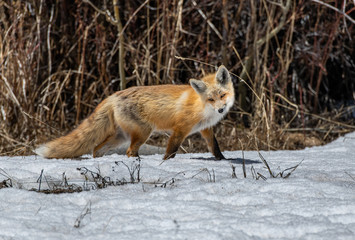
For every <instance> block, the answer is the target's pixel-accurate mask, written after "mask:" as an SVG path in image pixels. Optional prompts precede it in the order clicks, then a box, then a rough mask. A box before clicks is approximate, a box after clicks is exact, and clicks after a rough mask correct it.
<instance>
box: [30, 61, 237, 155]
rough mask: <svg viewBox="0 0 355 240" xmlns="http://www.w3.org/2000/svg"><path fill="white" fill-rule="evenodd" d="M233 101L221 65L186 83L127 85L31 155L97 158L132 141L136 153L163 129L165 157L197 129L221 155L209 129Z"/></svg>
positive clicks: (130, 152)
mask: <svg viewBox="0 0 355 240" xmlns="http://www.w3.org/2000/svg"><path fill="white" fill-rule="evenodd" d="M233 103H234V87H233V83H232V80H231V77H230V74H229V72H228V70H227V69H226V68H225V67H224V66H223V65H222V66H220V67H219V68H218V70H217V72H216V73H215V74H210V75H208V76H205V77H204V78H203V79H202V80H196V79H190V85H158V86H143V87H131V88H128V89H125V90H122V91H118V92H116V93H114V94H112V95H111V96H109V97H107V98H106V99H105V100H103V101H102V102H101V103H100V104H99V105H98V106H97V107H96V109H95V110H94V112H93V113H92V114H91V115H90V116H89V117H88V118H87V119H85V120H84V121H83V122H82V123H81V124H80V125H79V126H78V127H77V128H76V129H74V130H73V131H72V132H70V133H69V134H68V135H65V136H62V137H59V138H57V139H55V140H53V141H51V142H48V143H46V144H44V145H41V146H39V147H38V148H37V149H36V150H35V153H36V154H38V155H40V156H43V157H46V158H75V157H79V156H81V155H83V154H88V153H93V157H99V156H102V155H104V154H105V153H106V152H108V151H109V150H111V149H114V148H116V147H117V146H118V145H120V144H122V143H124V142H127V141H130V146H129V148H128V149H127V152H126V154H127V156H128V157H137V156H138V150H139V147H140V146H141V145H142V144H143V143H145V142H146V140H147V139H148V138H149V136H150V134H151V133H152V131H153V130H166V131H170V132H171V136H170V138H169V142H168V146H167V149H166V153H165V156H164V158H163V159H164V160H166V159H168V158H173V157H175V154H176V152H177V151H178V149H179V147H180V145H181V143H182V142H183V140H184V139H185V138H186V137H187V136H188V135H190V134H192V133H195V132H198V131H200V132H201V134H202V136H203V137H204V138H205V140H206V142H207V145H208V149H209V150H210V151H211V152H212V154H213V155H214V156H215V158H216V159H218V160H220V159H225V158H224V156H223V154H222V153H221V150H220V148H219V146H218V143H217V140H216V138H215V136H214V134H213V130H212V127H213V126H214V125H215V124H217V123H218V122H219V121H220V120H221V119H222V118H223V117H224V116H225V115H226V113H227V112H228V111H229V109H230V108H231V107H232V105H233Z"/></svg>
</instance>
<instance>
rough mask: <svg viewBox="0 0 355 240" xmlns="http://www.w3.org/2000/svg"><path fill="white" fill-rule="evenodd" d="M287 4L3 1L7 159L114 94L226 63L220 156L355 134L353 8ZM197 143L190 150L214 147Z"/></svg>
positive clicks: (1, 73)
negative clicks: (228, 102)
mask: <svg viewBox="0 0 355 240" xmlns="http://www.w3.org/2000/svg"><path fill="white" fill-rule="evenodd" d="M117 2H118V5H117V4H114V3H117ZM280 2H281V3H280ZM280 2H279V1H277V2H276V1H267V0H262V1H255V0H249V1H238V2H235V1H228V0H223V1H212V0H206V1H194V0H189V1H181V0H176V1H167V0H157V1H88V0H86V1H69V0H61V1H33V0H28V1H15V2H14V1H9V0H5V1H2V2H1V3H0V154H1V155H25V154H31V150H32V149H33V146H34V145H36V144H38V143H40V142H44V141H46V140H48V139H50V138H52V137H54V136H59V135H62V134H64V133H65V132H67V131H68V130H69V129H72V128H73V127H75V126H76V125H77V124H79V122H80V121H81V120H82V119H83V118H85V117H87V116H88V114H89V113H91V112H92V111H93V109H94V108H95V106H96V105H97V104H98V103H99V102H100V101H101V100H102V99H104V98H105V97H107V96H108V95H110V94H112V93H113V92H114V91H116V90H119V89H122V88H125V87H130V86H135V85H153V84H154V85H156V84H165V83H175V84H181V83H187V81H188V79H189V78H190V77H195V78H196V77H199V76H202V75H203V74H204V73H206V72H213V71H215V67H216V66H217V65H219V64H221V63H223V64H224V65H226V66H227V67H228V69H229V70H230V71H231V73H232V74H233V75H234V76H235V78H234V80H235V86H236V88H237V92H238V96H237V103H236V105H235V107H234V108H233V110H232V111H231V112H230V114H229V115H228V117H227V119H226V120H224V121H223V122H222V124H221V125H220V126H218V127H217V129H216V132H217V136H218V138H219V139H220V142H221V143H222V148H223V149H225V150H227V149H228V150H232V149H241V148H242V145H241V143H242V144H243V148H244V150H248V149H255V143H257V146H258V147H259V148H260V149H296V148H302V147H304V146H308V145H318V144H323V143H324V142H327V141H329V140H332V139H334V138H335V137H337V136H339V135H341V134H344V133H346V132H350V131H353V130H354V129H355V127H354V114H355V113H354V112H355V110H354V97H353V92H354V91H355V84H354V81H353V79H354V78H355V63H354V60H353V59H354V57H353V56H354V46H355V44H354V38H353V36H355V27H354V24H353V21H352V20H351V19H354V17H353V16H354V10H355V6H354V3H353V1H341V3H338V1H334V2H329V3H330V4H331V6H332V7H333V8H336V9H338V11H335V10H334V9H332V8H330V7H329V6H328V5H325V4H320V3H319V2H320V1H291V0H283V1H280ZM164 138H165V137H164V136H160V137H157V138H154V137H153V138H152V139H151V140H150V141H151V142H152V143H154V144H157V142H156V141H154V140H157V141H158V142H164V141H165V140H164ZM196 139H197V140H196ZM198 139H200V138H199V137H197V136H192V137H191V138H189V139H187V140H186V142H185V143H184V147H185V148H186V149H187V150H188V151H200V150H205V148H204V144H202V143H201V141H198ZM240 140H241V141H240Z"/></svg>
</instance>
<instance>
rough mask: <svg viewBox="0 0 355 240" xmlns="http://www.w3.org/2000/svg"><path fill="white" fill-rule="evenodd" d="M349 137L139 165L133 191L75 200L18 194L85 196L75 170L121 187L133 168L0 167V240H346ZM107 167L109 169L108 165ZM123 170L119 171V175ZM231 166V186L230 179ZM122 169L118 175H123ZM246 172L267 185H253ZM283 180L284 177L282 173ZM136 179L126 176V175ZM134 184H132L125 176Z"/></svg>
mask: <svg viewBox="0 0 355 240" xmlns="http://www.w3.org/2000/svg"><path fill="white" fill-rule="evenodd" d="M354 149H355V133H351V134H348V135H346V136H345V137H341V138H339V139H337V140H336V141H334V142H332V143H330V144H328V145H325V146H320V147H312V148H307V149H305V150H300V151H271V152H261V154H262V156H263V157H264V158H265V159H266V160H267V162H268V164H269V165H270V168H271V169H272V170H273V172H275V173H278V172H281V171H283V170H284V169H287V168H289V167H293V166H296V165H297V164H298V163H300V162H301V161H302V160H303V162H302V163H301V164H300V165H299V167H298V168H297V169H296V170H295V171H294V172H293V173H292V174H291V175H290V176H289V177H288V178H286V179H284V178H271V177H270V175H269V173H268V171H267V169H266V168H265V165H264V164H263V163H262V161H261V159H260V157H259V155H258V153H257V152H255V151H248V152H244V158H245V161H246V174H247V177H246V178H244V176H243V168H242V164H241V163H242V156H243V153H242V152H241V151H236V152H225V153H224V154H225V156H226V157H227V158H230V159H232V160H225V161H211V154H209V153H195V154H180V155H177V156H176V157H175V158H174V159H171V160H167V161H165V162H163V161H162V160H161V159H162V155H148V156H142V157H141V163H140V164H141V167H140V177H141V182H139V183H135V184H125V185H116V186H108V187H106V188H103V189H91V190H90V191H82V192H76V193H63V194H44V193H38V192H35V191H28V190H30V189H32V188H34V189H38V187H39V183H38V182H37V180H38V179H39V177H40V175H41V171H42V170H43V173H42V178H41V179H42V183H41V189H46V188H47V189H48V188H53V185H54V184H58V183H59V182H62V179H63V173H65V176H66V179H67V180H68V182H69V184H76V185H78V186H81V187H83V186H84V185H85V186H87V187H88V188H90V187H93V186H94V183H93V179H92V178H91V177H90V175H89V174H86V176H87V178H86V179H85V176H84V175H82V174H81V171H79V170H77V168H82V171H83V170H84V169H85V168H86V169H88V170H91V171H94V172H99V173H100V175H101V176H103V177H110V179H111V180H119V181H124V180H126V181H130V174H129V171H128V168H129V169H130V170H131V171H132V169H133V168H134V167H135V166H137V164H138V163H139V162H138V161H137V160H136V159H133V158H127V157H125V156H122V155H117V154H113V155H110V156H104V157H101V158H95V159H93V158H92V157H91V156H88V155H87V156H84V159H81V160H53V159H51V160H49V159H44V158H42V157H39V156H28V157H0V181H3V180H7V179H8V177H11V179H12V184H13V187H12V188H2V189H0V239H95V240H96V239H355V151H354ZM115 162H117V164H116V163H115ZM124 164H125V165H124ZM232 166H234V167H235V173H236V175H237V178H232ZM127 167H128V168H127ZM251 167H253V168H254V169H255V172H258V173H260V174H262V175H263V176H265V177H266V178H267V179H266V180H263V179H262V178H259V179H258V180H256V179H255V178H253V175H252V173H251ZM288 172H289V171H288ZM136 173H137V172H135V174H136ZM135 176H136V175H135Z"/></svg>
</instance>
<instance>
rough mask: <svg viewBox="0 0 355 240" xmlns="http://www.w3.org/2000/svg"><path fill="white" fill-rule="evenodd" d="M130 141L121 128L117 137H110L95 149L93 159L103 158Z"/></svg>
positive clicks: (117, 132)
mask: <svg viewBox="0 0 355 240" xmlns="http://www.w3.org/2000/svg"><path fill="white" fill-rule="evenodd" d="M127 141H128V136H127V134H125V133H124V132H123V131H122V130H121V129H120V128H119V129H118V130H117V131H116V134H115V135H110V136H108V137H107V138H106V139H105V140H104V141H103V142H102V143H100V144H99V145H97V146H96V147H95V148H94V152H93V157H102V156H103V155H105V153H107V152H108V151H110V150H112V149H115V148H117V147H118V146H119V145H121V144H123V143H125V142H127Z"/></svg>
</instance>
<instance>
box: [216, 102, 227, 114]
mask: <svg viewBox="0 0 355 240" xmlns="http://www.w3.org/2000/svg"><path fill="white" fill-rule="evenodd" d="M216 110H217V112H219V113H223V112H224V111H225V110H226V104H224V105H223V106H222V107H220V108H218V109H216Z"/></svg>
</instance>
